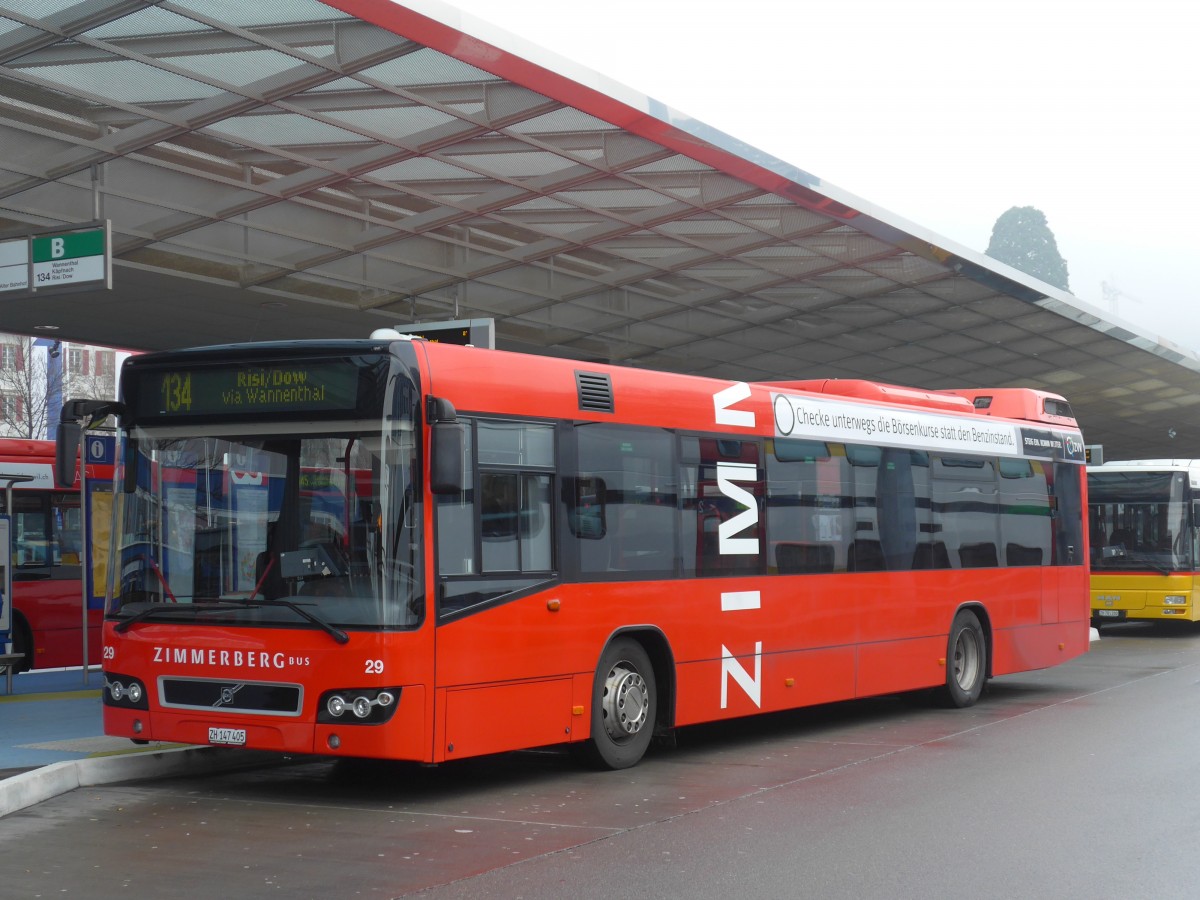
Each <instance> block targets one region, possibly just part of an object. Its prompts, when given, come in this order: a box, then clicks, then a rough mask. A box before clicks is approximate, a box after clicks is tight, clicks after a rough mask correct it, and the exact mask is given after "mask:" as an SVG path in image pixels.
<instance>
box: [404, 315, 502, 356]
mask: <svg viewBox="0 0 1200 900" xmlns="http://www.w3.org/2000/svg"><path fill="white" fill-rule="evenodd" d="M393 327H394V328H395V329H396V331H399V332H400V333H401V334H411V335H412V336H413V337H419V338H424V339H425V340H427V341H430V342H431V343H434V344H459V345H462V346H471V347H486V348H488V349H489V350H494V349H496V322H495V319H454V320H451V321H446V322H425V323H423V324H421V325H395V326H393Z"/></svg>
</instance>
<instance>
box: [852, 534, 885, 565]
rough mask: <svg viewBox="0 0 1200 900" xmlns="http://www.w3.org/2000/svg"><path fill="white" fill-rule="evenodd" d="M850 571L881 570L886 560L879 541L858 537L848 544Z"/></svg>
mask: <svg viewBox="0 0 1200 900" xmlns="http://www.w3.org/2000/svg"><path fill="white" fill-rule="evenodd" d="M849 569H850V571H851V572H883V571H885V570H886V569H887V562H886V561H885V559H884V556H883V547H882V546H880V544H879V541H869V540H865V539H862V538H860V539H858V540H856V541H854V543H852V544H851V545H850V565H849Z"/></svg>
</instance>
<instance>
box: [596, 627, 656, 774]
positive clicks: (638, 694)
mask: <svg viewBox="0 0 1200 900" xmlns="http://www.w3.org/2000/svg"><path fill="white" fill-rule="evenodd" d="M657 716H658V694H657V683H656V681H655V677H654V666H653V665H652V664H651V663H650V657H649V656H648V655H647V654H646V651H645V650H644V649H643V648H642V645H641V644H639V643H638V642H637V641H635V640H633V639H632V638H627V637H618V638H616V639H615V640H613V641H612V642H611V643H610V644H609V645H608V646H607V647H606V648H605V649H604V653H603V654H602V655H601V656H600V664H599V665H598V666H596V677H595V680H594V681H593V682H592V735H591V737H590V738H589V739H588V740H587V741H586V742H584V743H581V744H579V745H577V746H578V753H579V755H580V756H581V757H582V758H583V760H584V761H585V762H587V763H588V764H589V765H591V766H594V767H595V768H598V769H627V768H629V767H630V766H635V765H637V764H638V762H639V761H640V760H641V758H642V757H643V756H644V755H645V753H646V749H647V748H648V747H649V746H650V741H651V739H652V738H653V737H654V725H655V721H656V719H657Z"/></svg>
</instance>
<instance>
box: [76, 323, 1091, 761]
mask: <svg viewBox="0 0 1200 900" xmlns="http://www.w3.org/2000/svg"><path fill="white" fill-rule="evenodd" d="M120 397H121V399H120V401H119V402H117V403H112V404H105V405H96V404H93V405H92V406H87V405H86V404H84V405H83V406H80V405H77V404H69V405H68V408H69V410H70V415H66V414H65V418H67V419H69V420H70V421H69V422H68V423H67V427H64V428H63V429H62V431H61V434H62V437H63V440H62V442H61V444H62V446H61V448H60V452H62V453H63V455H64V458H69V456H70V454H71V452H73V451H72V449H71V445H72V440H73V433H74V431H75V430H76V429H77V427H78V424H76V425H74V426H72V424H71V423H78V422H85V423H86V422H92V421H98V420H99V419H101V418H104V417H106V416H109V415H112V416H115V419H116V423H117V427H118V433H119V435H120V439H121V447H120V452H119V454H118V457H119V460H118V473H117V476H116V479H115V489H116V494H115V507H116V515H115V522H116V523H117V525H116V528H117V537H116V540H115V541H114V550H113V562H112V564H111V565H110V567H109V571H110V575H111V577H110V581H109V585H108V593H107V603H106V608H105V620H104V633H105V643H104V669H105V684H106V687H105V691H104V707H103V710H104V712H103V718H104V728H105V731H106V733H108V734H110V735H118V736H124V737H128V738H131V739H133V740H135V741H147V740H158V741H170V742H182V743H191V744H211V745H227V746H236V747H251V748H259V749H266V750H275V751H283V752H289V753H311V754H325V755H332V756H356V757H378V758H393V759H405V760H416V761H420V762H424V763H434V764H437V763H444V762H447V761H451V760H458V759H464V758H467V757H472V756H478V755H481V754H490V753H496V752H502V751H509V750H514V749H518V748H530V747H539V746H548V745H558V744H566V745H568V746H569V747H571V748H573V749H574V750H575V751H577V753H578V754H579V755H580V756H581V757H583V759H584V760H586V761H587V762H590V763H592V764H595V765H597V766H599V767H602V768H603V767H607V768H623V767H626V766H630V765H633V764H635V763H637V762H638V761H639V760H640V759H641V758H642V756H643V754H644V753H645V751H646V749H647V746H648V745H649V743H650V742H651V740H652V739H653V738H654V737H655V736H661V737H664V738H669V737H670V736H671V735H672V734H673V730H674V729H677V728H679V727H682V726H687V725H691V724H695V723H701V722H712V721H716V720H723V719H731V718H734V717H741V716H748V715H753V714H756V713H763V712H768V711H778V710H785V709H792V708H796V707H801V706H806V705H811V704H821V703H827V702H831V701H838V700H846V699H850V698H857V697H868V696H873V695H880V694H886V693H892V692H901V691H917V690H926V689H928V690H929V691H930V693H931V695H932V696H934V697H936V698H937V699H938V701H939V702H941V703H944V704H946V705H949V706H954V707H965V706H969V705H971V704H973V703H974V702H975V701H976V700H977V699H978V698H979V696H980V693H981V691H982V690H983V688H984V685H985V682H986V680H987V679H988V678H991V677H998V676H1003V675H1007V674H1009V673H1014V672H1022V671H1027V670H1030V669H1037V668H1042V667H1047V666H1053V665H1056V664H1058V663H1062V662H1065V661H1066V660H1069V659H1071V658H1073V657H1075V656H1077V655H1079V654H1082V653H1084V652H1085V651H1086V650H1087V648H1088V633H1089V629H1088V617H1089V609H1088V598H1087V566H1086V562H1087V559H1088V548H1087V544H1086V535H1085V533H1084V528H1083V521H1084V520H1083V511H1084V509H1085V503H1086V493H1085V491H1086V484H1085V477H1084V466H1083V458H1084V456H1083V443H1082V440H1081V437H1080V433H1079V430H1078V428H1077V426H1076V423H1075V420H1074V419H1073V418H1072V416H1071V412H1070V407H1069V406H1068V405H1067V403H1066V401H1065V400H1063V399H1062V398H1061V397H1057V396H1055V395H1052V394H1046V393H1042V392H1039V391H1033V390H1020V389H999V390H964V391H942V392H934V391H923V390H915V389H908V388H903V387H897V386H891V385H883V384H876V383H872V382H866V381H857V380H845V381H806V382H788V383H747V382H739V381H732V380H722V379H713V378H703V377H695V376H686V375H679V374H670V373H663V372H650V371H644V370H638V369H633V368H627V367H620V366H612V365H601V364H596V363H584V362H575V361H571V360H565V359H550V358H543V357H539V356H533V355H524V354H518V353H510V352H504V351H496V350H487V349H480V348H473V347H462V346H454V345H448V344H440V343H432V342H426V341H424V340H421V339H412V338H405V337H404V336H401V335H399V334H396V333H395V332H391V333H384V334H377V335H374V336H373V337H372V339H369V340H361V341H338V342H333V341H324V342H276V343H264V344H254V345H228V346H221V347H211V348H198V349H191V350H180V351H172V352H163V353H157V354H147V355H142V356H138V357H136V358H133V359H130V360H129V361H128V362H126V363H125V365H124V368H123V372H122V376H121V395H120ZM85 407H86V408H85ZM77 416H78V419H77V418H76V417H77ZM246 484H260V485H268V486H270V485H275V486H277V487H274V488H272V487H267V488H265V489H261V490H258V491H247V490H245V488H244V486H245V485H246ZM318 495H319V496H318Z"/></svg>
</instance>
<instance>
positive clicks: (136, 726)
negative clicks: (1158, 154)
mask: <svg viewBox="0 0 1200 900" xmlns="http://www.w3.org/2000/svg"><path fill="white" fill-rule="evenodd" d="M133 733H134V734H141V733H142V720H141V719H134V720H133Z"/></svg>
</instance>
